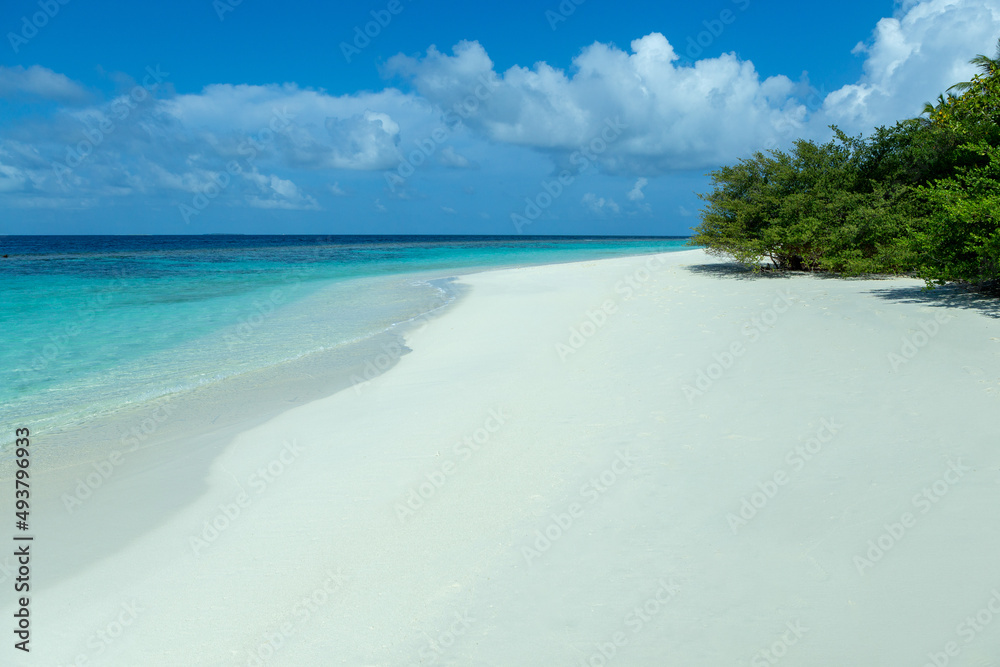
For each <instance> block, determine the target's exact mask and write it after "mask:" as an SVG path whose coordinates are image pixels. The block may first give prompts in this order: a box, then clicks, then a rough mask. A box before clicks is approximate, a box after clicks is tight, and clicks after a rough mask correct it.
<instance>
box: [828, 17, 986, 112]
mask: <svg viewBox="0 0 1000 667" xmlns="http://www.w3.org/2000/svg"><path fill="white" fill-rule="evenodd" d="M997 37H1000V0H924V1H922V2H916V1H913V0H908V1H907V2H904V3H903V4H902V5H901V6H900V8H899V10H898V11H897V14H896V16H894V17H891V18H884V19H882V20H881V21H879V22H878V25H877V26H876V27H875V30H874V31H873V33H872V37H871V41H870V43H869V44H859V45H858V47H856V48H855V50H856V51H857V52H859V53H863V54H864V55H865V63H864V75H863V76H862V78H861V80H860V81H858V82H857V83H854V84H851V85H847V86H844V87H843V88H840V89H839V90H836V91H834V92H832V93H830V94H829V95H828V96H827V97H826V100H825V101H824V104H823V109H822V112H821V113H819V114H816V116H815V117H814V118H813V125H814V126H816V127H817V128H819V127H824V126H825V125H827V124H829V123H837V124H841V125H844V126H846V127H847V128H849V129H851V130H852V131H864V132H869V131H871V129H872V128H873V127H874V126H876V125H883V124H885V125H891V124H893V123H895V121H897V120H902V119H904V118H912V117H914V116H917V115H918V114H919V113H920V112H921V111H922V107H923V104H924V102H929V101H932V100H933V99H934V98H936V97H937V96H938V94H939V93H943V92H945V90H946V89H947V88H948V87H950V86H952V85H954V84H955V83H958V82H959V81H967V80H968V79H969V78H970V77H971V76H972V74H973V73H974V72H975V67H973V66H972V65H969V63H968V61H969V59H970V58H972V57H973V56H974V55H976V54H977V53H986V54H988V55H991V56H992V55H993V52H994V50H995V46H996V42H997Z"/></svg>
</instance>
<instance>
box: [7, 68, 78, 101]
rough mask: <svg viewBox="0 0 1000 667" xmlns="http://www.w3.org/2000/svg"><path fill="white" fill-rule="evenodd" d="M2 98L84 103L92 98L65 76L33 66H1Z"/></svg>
mask: <svg viewBox="0 0 1000 667" xmlns="http://www.w3.org/2000/svg"><path fill="white" fill-rule="evenodd" d="M0 97H2V98H8V99H23V98H41V99H46V100H56V101H58V102H70V103H76V102H83V101H85V100H87V99H88V98H89V97H90V94H89V93H88V92H87V90H86V89H85V88H84V87H83V86H81V85H80V84H78V83H77V82H75V81H73V80H72V79H70V78H69V77H67V76H66V75H65V74H58V73H56V72H53V71H52V70H50V69H48V68H45V67H41V66H40V65H32V66H31V67H29V68H27V69H25V68H24V67H22V66H20V65H15V66H14V67H4V66H2V65H0Z"/></svg>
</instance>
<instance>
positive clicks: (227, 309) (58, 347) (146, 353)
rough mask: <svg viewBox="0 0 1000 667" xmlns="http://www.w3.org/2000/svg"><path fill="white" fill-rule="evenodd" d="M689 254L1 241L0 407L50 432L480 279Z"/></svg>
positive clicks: (431, 245) (325, 243)
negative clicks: (531, 268)
mask: <svg viewBox="0 0 1000 667" xmlns="http://www.w3.org/2000/svg"><path fill="white" fill-rule="evenodd" d="M684 243H685V240H684V239H631V238H623V239H610V238H599V239H566V238H544V239H539V238H533V239H531V240H525V238H524V237H513V238H510V237H474V238H472V237H385V236H383V237H314V236H266V237H265V236H232V237H230V236H224V237H212V236H197V237H37V236H36V237H3V238H0V254H7V255H8V256H7V257H6V258H2V259H0V290H2V293H3V295H4V308H3V309H2V310H0V331H2V332H3V335H2V338H3V345H2V346H0V405H2V407H3V412H4V413H5V414H6V415H9V419H14V420H16V421H17V422H18V424H21V425H30V426H33V427H35V429H36V430H37V429H38V428H61V427H66V426H71V425H74V424H80V423H85V422H86V421H87V420H88V419H92V418H94V417H96V416H100V415H104V414H107V413H111V412H113V411H115V410H118V409H121V408H122V407H125V406H134V405H136V404H140V403H142V402H143V401H149V400H153V399H156V398H159V397H164V396H171V395H176V394H179V393H182V392H186V391H191V390H193V389H196V388H198V387H202V386H205V385H207V384H211V383H216V382H221V381H224V380H225V379H227V378H231V377H234V376H237V375H240V374H243V373H248V372H251V371H256V370H260V369H266V368H269V367H272V366H277V365H280V364H282V363H284V362H288V361H290V360H294V359H298V358H300V357H302V356H304V355H308V354H312V353H316V352H321V351H330V350H341V349H342V350H344V353H345V354H347V353H349V350H350V347H351V345H352V344H353V343H357V342H358V341H363V340H365V339H367V338H370V337H372V336H375V335H377V334H379V333H381V332H384V331H387V330H389V329H390V328H392V327H393V326H395V325H397V324H399V323H403V322H406V321H408V320H410V319H412V318H416V317H419V316H421V315H422V314H425V313H428V312H430V311H433V310H435V309H438V308H441V307H443V306H446V305H447V304H448V303H450V302H451V301H452V300H453V299H454V298H455V294H454V292H453V291H452V290H451V289H449V287H448V283H447V281H446V280H443V278H444V277H446V276H448V275H453V274H456V273H461V272H463V271H468V270H470V269H477V268H491V267H503V266H517V265H527V264H543V263H552V262H566V261H578V260H585V259H595V258H603V257H614V256H623V255H632V254H640V253H649V252H664V251H674V250H682V249H684Z"/></svg>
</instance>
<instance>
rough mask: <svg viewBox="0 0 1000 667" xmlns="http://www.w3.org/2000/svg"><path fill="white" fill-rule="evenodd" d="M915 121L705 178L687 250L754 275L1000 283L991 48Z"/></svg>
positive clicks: (766, 156)
mask: <svg viewBox="0 0 1000 667" xmlns="http://www.w3.org/2000/svg"><path fill="white" fill-rule="evenodd" d="M997 49H998V50H997V57H996V58H987V57H986V56H977V57H976V58H975V59H973V60H972V61H971V62H972V63H973V64H976V65H977V66H978V67H979V68H980V70H981V72H980V73H979V74H977V75H976V76H975V77H974V78H973V80H972V81H970V82H966V83H963V84H958V85H956V86H953V87H952V89H951V90H956V91H960V93H961V94H960V95H958V96H956V95H953V94H951V93H949V94H948V96H947V97H945V96H944V95H941V96H939V97H938V100H937V103H936V104H930V103H929V104H927V105H926V106H925V108H924V117H921V118H916V119H908V120H904V121H900V122H899V123H897V124H896V125H895V126H893V127H888V128H887V127H880V128H878V129H876V130H875V132H874V133H872V134H871V136H869V137H867V138H864V137H849V136H847V135H846V134H844V133H843V132H841V131H840V130H839V129H838V128H836V127H832V128H831V129H832V130H833V134H834V136H833V138H832V139H831V140H830V141H829V142H827V143H824V144H817V143H815V142H812V141H806V140H799V141H796V142H795V143H794V145H793V146H792V148H791V149H790V150H788V151H779V150H772V151H768V152H766V153H764V152H758V153H755V154H754V155H753V156H751V157H749V158H746V159H743V160H740V161H739V162H738V163H736V164H734V165H731V166H726V167H722V168H721V169H718V170H716V171H714V172H712V173H711V174H710V176H711V179H712V189H711V191H709V192H707V193H705V194H701V195H699V197H700V198H701V199H702V201H704V202H705V205H704V207H703V209H702V211H701V224H700V225H699V226H698V227H697V228H696V229H695V232H696V234H695V236H694V237H693V238H692V241H691V242H692V244H694V245H701V246H705V247H706V248H707V249H708V250H709V252H712V253H715V254H723V255H729V256H732V257H734V258H736V259H737V260H738V261H740V262H743V263H745V264H749V265H751V266H754V267H759V266H760V264H761V263H762V262H763V261H765V260H770V261H771V262H772V263H773V264H774V265H775V266H777V267H779V268H782V269H792V270H811V271H814V270H829V271H837V272H840V273H844V274H861V273H914V274H917V275H920V276H921V277H923V278H925V279H926V280H927V282H928V284H936V283H943V282H946V281H964V282H971V283H991V282H996V281H1000V43H998V47H997Z"/></svg>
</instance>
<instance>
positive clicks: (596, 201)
mask: <svg viewBox="0 0 1000 667" xmlns="http://www.w3.org/2000/svg"><path fill="white" fill-rule="evenodd" d="M582 201H583V203H584V204H586V205H587V208H589V209H590V211H591V213H595V214H597V215H618V213H619V212H620V211H621V209H620V208H619V206H618V204H616V203H615V200H614V199H611V198H608V199H605V198H604V197H598V196H597V195H595V194H594V193H593V192H588V193H587V194H585V195H583V200H582Z"/></svg>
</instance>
